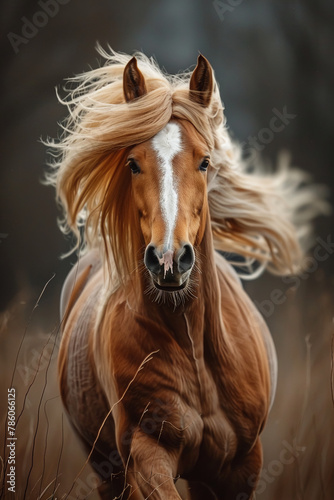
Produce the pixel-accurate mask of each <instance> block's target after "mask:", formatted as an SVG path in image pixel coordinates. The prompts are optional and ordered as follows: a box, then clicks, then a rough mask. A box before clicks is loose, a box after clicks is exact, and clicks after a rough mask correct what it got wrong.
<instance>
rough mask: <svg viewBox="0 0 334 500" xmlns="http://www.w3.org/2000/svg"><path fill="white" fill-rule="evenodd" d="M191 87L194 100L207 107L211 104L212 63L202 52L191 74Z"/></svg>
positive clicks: (191, 96) (191, 95) (190, 93)
mask: <svg viewBox="0 0 334 500" xmlns="http://www.w3.org/2000/svg"><path fill="white" fill-rule="evenodd" d="M189 89H190V92H189V95H190V99H191V100H192V101H195V102H197V103H198V104H201V105H202V106H204V107H205V108H206V107H207V106H209V104H210V100H211V95H212V90H213V74H212V67H211V64H210V63H209V61H208V60H207V59H206V58H205V57H204V56H202V54H200V55H199V56H198V58H197V66H196V68H195V69H194V71H193V74H192V75H191V78H190V85H189Z"/></svg>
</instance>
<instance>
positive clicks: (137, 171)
mask: <svg viewBox="0 0 334 500" xmlns="http://www.w3.org/2000/svg"><path fill="white" fill-rule="evenodd" d="M127 164H128V166H129V167H130V169H131V172H132V173H133V174H140V167H139V165H138V163H137V162H136V161H135V160H134V159H133V158H130V159H129V160H128V163H127Z"/></svg>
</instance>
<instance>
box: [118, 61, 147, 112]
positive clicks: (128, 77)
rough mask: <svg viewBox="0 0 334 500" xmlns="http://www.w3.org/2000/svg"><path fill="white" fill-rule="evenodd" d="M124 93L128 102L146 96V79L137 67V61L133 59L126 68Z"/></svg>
mask: <svg viewBox="0 0 334 500" xmlns="http://www.w3.org/2000/svg"><path fill="white" fill-rule="evenodd" d="M123 92H124V97H125V100H126V102H130V101H132V100H133V99H136V98H137V97H141V96H142V95H145V94H146V92H147V90H146V85H145V78H144V76H143V74H142V73H141V72H140V70H139V68H138V66H137V59H136V58H135V57H133V58H132V59H130V61H129V62H128V64H127V65H126V66H125V68H124V73H123Z"/></svg>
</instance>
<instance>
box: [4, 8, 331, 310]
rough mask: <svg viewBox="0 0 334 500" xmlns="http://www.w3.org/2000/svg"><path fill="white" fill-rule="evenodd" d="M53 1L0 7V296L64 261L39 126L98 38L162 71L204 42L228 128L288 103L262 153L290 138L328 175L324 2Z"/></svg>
mask: <svg viewBox="0 0 334 500" xmlns="http://www.w3.org/2000/svg"><path fill="white" fill-rule="evenodd" d="M63 2H65V4H64V5H59V4H57V5H58V7H59V11H58V12H57V13H56V15H54V17H51V15H49V16H46V17H47V19H46V21H45V19H43V16H42V17H41V16H39V17H38V15H37V17H36V13H38V12H41V11H43V9H42V8H41V5H39V4H38V3H37V2H36V1H28V0H25V1H23V0H21V1H20V0H15V1H14V0H13V1H10V2H9V1H7V2H2V4H1V7H0V19H1V31H2V38H1V52H0V54H1V63H0V64H1V67H2V79H1V82H2V89H1V94H0V95H1V96H2V99H1V108H0V109H1V128H2V133H1V167H0V175H1V177H0V186H1V196H0V207H1V211H0V213H1V219H0V234H1V238H0V241H1V244H0V266H1V271H0V276H1V305H2V307H6V306H7V305H8V303H9V301H10V300H11V299H12V298H13V297H14V296H15V294H16V293H17V292H18V290H19V289H20V288H22V287H23V286H32V287H37V288H39V287H40V286H41V284H42V283H44V282H45V280H46V279H47V278H48V277H50V275H52V273H53V272H54V271H55V272H56V273H57V279H58V277H59V279H60V280H61V279H63V276H64V273H66V271H67V269H68V265H69V264H68V263H66V262H63V263H60V262H59V255H60V254H61V253H62V252H63V251H64V250H66V249H68V244H66V243H65V241H64V238H63V237H62V235H61V234H60V232H59V231H58V229H57V226H56V217H57V210H56V206H55V203H54V201H53V198H54V195H53V192H52V191H51V189H50V188H45V187H44V186H42V185H41V183H40V180H41V179H42V178H43V171H44V168H45V164H46V159H47V156H46V148H45V147H44V146H43V144H41V142H40V138H44V139H45V138H46V137H47V136H51V137H56V136H57V134H58V133H59V127H58V126H57V121H59V120H62V119H63V118H64V116H65V114H66V110H65V108H63V106H61V105H60V104H58V102H57V98H56V95H55V87H61V86H62V85H63V84H64V80H65V78H67V77H70V76H73V75H74V74H77V73H78V72H82V71H87V70H88V69H89V68H90V67H96V66H97V65H98V60H99V57H98V55H97V53H96V51H95V49H94V47H95V44H96V41H99V42H100V43H101V44H102V45H103V46H104V47H106V45H107V43H109V44H110V46H111V47H112V48H114V49H115V50H118V51H122V52H127V53H132V52H133V51H135V50H143V51H144V52H145V53H146V54H147V55H149V56H151V55H153V56H155V57H156V59H157V60H158V62H159V64H160V65H161V66H162V67H164V68H166V70H167V71H168V72H171V73H174V72H177V71H180V70H182V69H185V68H189V67H193V66H194V64H195V62H196V58H197V55H198V53H199V51H200V52H202V53H203V54H204V55H205V56H206V57H207V58H208V59H209V60H210V62H211V64H212V66H213V67H214V69H215V72H216V76H217V80H218V82H219V84H220V88H221V95H222V99H223V102H224V103H225V106H226V115H227V120H228V124H229V127H230V130H231V133H232V134H233V136H234V137H235V138H236V139H238V140H239V141H240V142H243V141H246V142H247V140H248V139H247V138H248V137H249V136H254V135H255V136H256V135H257V134H258V132H259V131H260V130H261V129H262V128H263V127H268V125H269V122H270V118H271V117H272V116H273V112H272V109H273V108H276V109H278V110H280V111H281V110H283V107H284V106H286V107H287V110H288V112H289V113H292V114H295V115H297V116H296V118H295V119H293V120H291V122H290V123H289V125H288V126H286V127H285V129H284V130H283V131H282V132H280V133H276V134H275V136H274V138H273V140H272V141H271V142H270V143H269V144H267V145H266V146H265V148H264V149H263V151H262V155H263V156H264V157H265V158H267V159H268V160H270V161H272V162H275V161H276V158H277V154H278V152H279V151H280V150H281V149H282V148H285V149H288V150H289V151H290V152H291V156H292V161H293V163H294V164H296V165H298V166H301V167H302V168H304V169H305V170H307V171H309V172H311V173H312V174H314V177H315V180H316V181H317V182H320V183H325V184H328V185H333V182H334V172H333V171H334V168H333V165H332V156H333V138H334V134H333V130H334V127H333V111H334V100H333V85H334V73H333V71H334V54H333V33H334V29H333V20H334V4H333V3H332V2H330V1H323V0H321V1H315V0H313V1H311V0H304V1H296V0H292V1H282V0H280V1H273V0H270V1H266V2H264V1H261V0H252V1H249V0H244V1H240V2H239V4H238V5H236V4H237V3H238V2H237V1H236V0H230V2H229V1H228V0H227V1H225V2H221V3H220V4H219V3H217V2H216V3H214V2H211V1H209V2H208V1H204V0H193V1H190V0H183V1H180V0H170V1H168V2H167V1H161V0H160V1H159V0H155V1H153V0H152V1H150V0H141V1H136V2H134V1H133V2H130V1H128V0H125V1H122V2H115V1H107V0H99V1H98V2H88V1H82V0H80V1H79V0H63ZM66 2H67V3H66ZM42 3H43V0H42ZM46 3H47V2H46ZM224 4H225V6H227V7H223V5H224ZM233 5H236V6H235V7H233ZM53 8H54V9H55V7H53ZM34 16H35V17H34ZM26 20H28V21H31V22H33V23H34V21H37V24H41V25H43V24H45V25H44V26H42V27H40V28H36V33H34V32H31V28H30V35H31V33H32V34H33V36H32V37H31V38H30V39H28V38H26V37H25V40H26V42H27V43H24V42H23V41H20V40H18V41H16V39H13V35H9V34H10V33H13V34H15V35H18V36H22V30H24V29H25V28H24V27H25V25H26ZM26 29H27V28H26ZM28 31H29V28H28ZM24 33H25V32H24V31H23V34H24ZM9 37H12V38H11V39H10V38H9ZM13 40H14V41H13ZM13 44H14V45H15V44H16V52H17V53H15V50H14V48H13ZM329 224H330V219H327V220H326V221H323V220H320V221H319V222H318V225H317V227H316V232H317V233H319V232H320V234H321V233H328V232H329V231H330V230H329V229H328V228H329ZM4 235H8V236H6V237H5V236H4ZM327 265H329V264H327ZM330 267H331V271H332V270H333V265H332V264H331V265H330Z"/></svg>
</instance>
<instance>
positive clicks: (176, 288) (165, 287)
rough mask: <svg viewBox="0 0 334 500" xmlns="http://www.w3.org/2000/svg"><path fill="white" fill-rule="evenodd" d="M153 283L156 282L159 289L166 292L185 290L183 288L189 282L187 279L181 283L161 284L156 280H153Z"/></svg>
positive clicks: (155, 284)
mask: <svg viewBox="0 0 334 500" xmlns="http://www.w3.org/2000/svg"><path fill="white" fill-rule="evenodd" d="M153 283H154V286H155V287H156V288H157V289H158V290H163V291H164V292H177V291H179V290H183V288H184V287H185V286H186V284H187V280H185V281H184V282H183V283H181V285H175V284H173V283H170V284H167V283H166V284H163V285H159V284H158V283H157V282H156V281H154V280H153Z"/></svg>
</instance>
